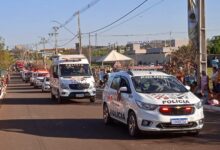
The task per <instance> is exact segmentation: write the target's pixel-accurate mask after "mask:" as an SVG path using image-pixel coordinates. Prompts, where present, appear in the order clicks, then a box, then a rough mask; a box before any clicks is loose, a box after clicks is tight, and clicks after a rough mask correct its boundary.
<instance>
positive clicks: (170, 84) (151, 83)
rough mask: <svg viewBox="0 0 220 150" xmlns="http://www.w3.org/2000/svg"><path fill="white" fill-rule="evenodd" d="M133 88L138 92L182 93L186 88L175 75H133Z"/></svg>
mask: <svg viewBox="0 0 220 150" xmlns="http://www.w3.org/2000/svg"><path fill="white" fill-rule="evenodd" d="M132 82H133V85H134V88H135V90H136V91H137V92H139V93H184V92H187V91H188V90H187V89H186V88H185V87H184V85H182V84H181V83H180V82H179V81H178V80H177V79H176V78H175V77H171V76H170V77H168V76H135V77H132Z"/></svg>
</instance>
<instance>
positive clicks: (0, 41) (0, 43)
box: [0, 37, 5, 50]
mask: <svg viewBox="0 0 220 150" xmlns="http://www.w3.org/2000/svg"><path fill="white" fill-rule="evenodd" d="M4 48H5V41H4V39H3V38H2V37H0V50H4Z"/></svg>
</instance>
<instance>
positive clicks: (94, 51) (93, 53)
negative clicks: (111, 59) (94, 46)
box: [92, 48, 108, 56]
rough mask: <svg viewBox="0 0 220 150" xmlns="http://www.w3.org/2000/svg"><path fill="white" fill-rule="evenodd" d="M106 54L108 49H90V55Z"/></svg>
mask: <svg viewBox="0 0 220 150" xmlns="http://www.w3.org/2000/svg"><path fill="white" fill-rule="evenodd" d="M107 54H108V50H107V49H105V48H103V49H98V50H93V51H92V56H105V55H107Z"/></svg>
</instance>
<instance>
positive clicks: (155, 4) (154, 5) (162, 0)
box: [101, 0, 164, 33]
mask: <svg viewBox="0 0 220 150" xmlns="http://www.w3.org/2000/svg"><path fill="white" fill-rule="evenodd" d="M162 2H164V0H160V1H158V2H156V3H154V4H153V5H151V6H150V7H148V8H147V9H145V10H143V11H141V12H139V13H138V14H136V15H134V16H132V17H130V18H128V19H127V20H125V21H123V22H121V23H120V24H117V25H115V26H113V27H111V28H110V29H107V30H105V31H102V32H101V33H105V32H107V31H110V30H112V29H114V28H116V27H118V26H121V25H122V24H124V23H126V22H128V21H130V20H132V19H134V18H136V17H138V16H140V15H141V14H143V13H145V12H147V11H149V10H150V9H152V8H154V7H156V6H157V5H159V4H161V3H162Z"/></svg>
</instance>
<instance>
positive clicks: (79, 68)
mask: <svg viewBox="0 0 220 150" xmlns="http://www.w3.org/2000/svg"><path fill="white" fill-rule="evenodd" d="M60 73H61V76H62V77H71V76H91V71H90V68H89V64H61V65H60Z"/></svg>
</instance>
